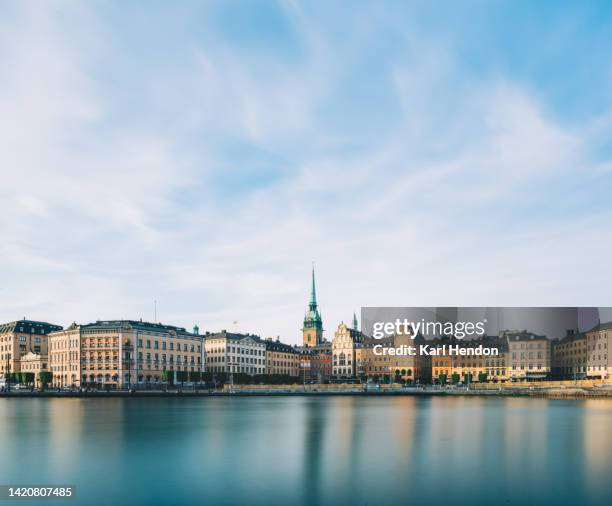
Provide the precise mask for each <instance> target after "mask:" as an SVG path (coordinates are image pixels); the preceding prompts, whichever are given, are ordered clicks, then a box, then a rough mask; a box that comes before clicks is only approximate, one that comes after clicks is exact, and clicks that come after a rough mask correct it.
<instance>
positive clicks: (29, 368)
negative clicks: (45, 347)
mask: <svg viewBox="0 0 612 506" xmlns="http://www.w3.org/2000/svg"><path fill="white" fill-rule="evenodd" d="M20 367H21V372H29V373H32V374H34V384H35V386H37V387H38V386H40V377H39V374H40V373H41V372H47V371H48V370H49V358H48V356H47V355H41V354H40V353H34V352H32V351H31V352H29V353H26V354H25V355H24V356H23V357H21V365H20Z"/></svg>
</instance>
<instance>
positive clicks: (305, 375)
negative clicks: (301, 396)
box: [296, 341, 332, 383]
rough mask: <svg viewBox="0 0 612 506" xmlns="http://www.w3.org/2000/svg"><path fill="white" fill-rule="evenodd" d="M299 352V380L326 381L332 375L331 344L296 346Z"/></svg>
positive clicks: (307, 381) (308, 381) (310, 381)
mask: <svg viewBox="0 0 612 506" xmlns="http://www.w3.org/2000/svg"><path fill="white" fill-rule="evenodd" d="M296 349H297V351H298V352H299V354H300V380H301V381H302V382H304V383H326V382H328V381H329V380H330V378H331V375H332V344H331V343H330V342H329V341H323V342H322V343H320V344H319V345H317V346H310V347H304V346H302V347H296Z"/></svg>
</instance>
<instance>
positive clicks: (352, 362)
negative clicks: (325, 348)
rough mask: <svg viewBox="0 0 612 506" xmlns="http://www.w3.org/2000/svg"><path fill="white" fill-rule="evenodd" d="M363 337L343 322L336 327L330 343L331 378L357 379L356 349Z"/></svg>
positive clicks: (360, 344)
mask: <svg viewBox="0 0 612 506" xmlns="http://www.w3.org/2000/svg"><path fill="white" fill-rule="evenodd" d="M364 338H365V336H364V335H363V334H362V333H361V332H360V331H359V330H357V329H356V328H351V327H349V326H348V325H346V324H345V323H344V322H341V323H340V325H338V329H337V330H336V332H335V335H334V339H333V341H332V378H335V379H355V378H356V377H357V363H356V360H357V349H358V348H361V346H362V343H363V340H364Z"/></svg>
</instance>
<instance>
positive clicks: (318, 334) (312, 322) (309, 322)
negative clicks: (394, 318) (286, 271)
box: [302, 264, 323, 347]
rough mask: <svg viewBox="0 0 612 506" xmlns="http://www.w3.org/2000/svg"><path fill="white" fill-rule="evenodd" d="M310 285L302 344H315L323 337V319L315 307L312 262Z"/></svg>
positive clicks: (315, 293)
mask: <svg viewBox="0 0 612 506" xmlns="http://www.w3.org/2000/svg"><path fill="white" fill-rule="evenodd" d="M311 283H312V285H311V287H310V301H309V302H308V309H307V311H306V314H305V315H304V326H303V327H302V332H303V337H304V346H307V347H308V346H316V345H318V344H319V343H321V341H322V339H323V321H322V319H321V313H319V309H318V307H317V290H316V286H315V272H314V264H313V266H312V281H311Z"/></svg>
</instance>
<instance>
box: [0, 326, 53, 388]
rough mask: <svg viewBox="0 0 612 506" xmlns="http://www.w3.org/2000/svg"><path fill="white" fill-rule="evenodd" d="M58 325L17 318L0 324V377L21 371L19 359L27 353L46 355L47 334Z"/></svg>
mask: <svg viewBox="0 0 612 506" xmlns="http://www.w3.org/2000/svg"><path fill="white" fill-rule="evenodd" d="M61 328H62V327H60V326H59V325H53V324H51V323H46V322H39V321H33V320H26V319H23V320H19V321H14V322H10V323H5V324H2V325H0V377H4V374H5V373H15V372H21V359H22V357H24V356H25V355H26V354H28V353H37V354H41V355H47V336H48V334H49V333H50V332H53V331H57V330H61Z"/></svg>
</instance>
